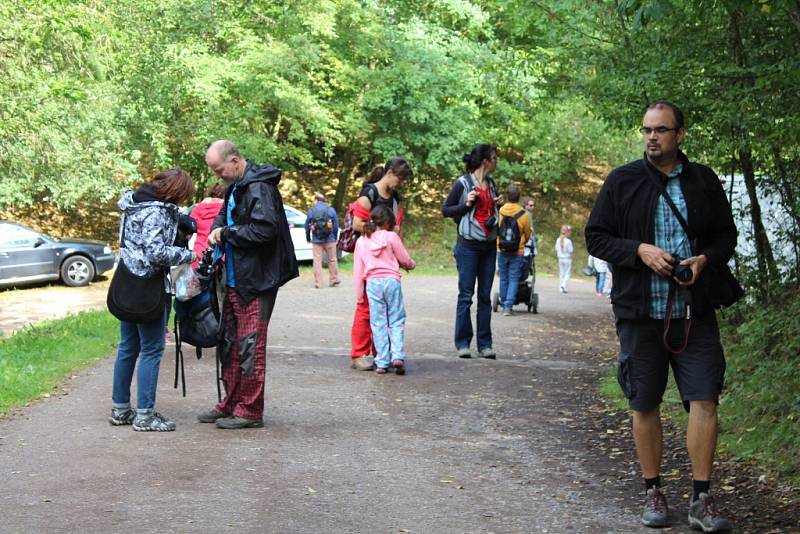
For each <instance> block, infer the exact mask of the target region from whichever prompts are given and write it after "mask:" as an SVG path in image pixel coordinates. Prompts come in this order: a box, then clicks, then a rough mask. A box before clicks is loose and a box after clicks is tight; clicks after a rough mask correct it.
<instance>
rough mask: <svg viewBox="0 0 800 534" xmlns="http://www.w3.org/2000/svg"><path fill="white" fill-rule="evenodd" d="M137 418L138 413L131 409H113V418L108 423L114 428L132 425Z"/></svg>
mask: <svg viewBox="0 0 800 534" xmlns="http://www.w3.org/2000/svg"><path fill="white" fill-rule="evenodd" d="M134 418H136V412H134V411H133V410H131V409H130V408H111V417H109V418H108V422H109V424H111V425H114V426H122V425H130V424H133V420H134Z"/></svg>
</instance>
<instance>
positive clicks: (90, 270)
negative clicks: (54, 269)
mask: <svg viewBox="0 0 800 534" xmlns="http://www.w3.org/2000/svg"><path fill="white" fill-rule="evenodd" d="M61 280H62V281H63V282H64V283H65V284H66V285H68V286H70V287H81V286H88V285H89V282H91V281H92V280H94V265H93V264H92V261H91V260H90V259H89V258H87V257H86V256H70V257H69V258H67V259H66V260H64V263H62V264H61Z"/></svg>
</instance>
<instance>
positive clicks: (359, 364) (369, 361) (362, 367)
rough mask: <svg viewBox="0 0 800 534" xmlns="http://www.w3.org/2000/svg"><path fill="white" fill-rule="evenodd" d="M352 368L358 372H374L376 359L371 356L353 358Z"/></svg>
mask: <svg viewBox="0 0 800 534" xmlns="http://www.w3.org/2000/svg"><path fill="white" fill-rule="evenodd" d="M350 367H352V368H353V369H355V370H356V371H372V370H373V369H374V368H375V358H373V357H372V356H369V355H366V356H359V357H358V358H353V361H352V362H350Z"/></svg>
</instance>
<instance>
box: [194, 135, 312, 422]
mask: <svg viewBox="0 0 800 534" xmlns="http://www.w3.org/2000/svg"><path fill="white" fill-rule="evenodd" d="M206 164H207V165H208V167H209V168H210V169H211V170H212V171H214V174H216V175H217V176H218V177H220V178H222V179H223V180H232V181H233V183H232V184H231V185H230V186H229V187H228V190H227V191H226V193H225V200H224V204H223V206H222V210H220V212H219V214H218V215H217V217H216V219H214V223H213V224H212V226H211V233H210V234H209V236H208V244H209V245H216V244H218V243H219V244H220V245H222V247H223V250H224V252H225V282H226V284H225V285H226V291H225V298H224V301H223V302H224V303H223V307H222V308H223V309H222V324H223V327H222V340H221V345H220V347H218V350H219V351H220V359H221V361H222V368H223V373H222V379H223V383H224V384H225V398H223V399H222V401H220V402H219V403H218V404H217V405H216V406H215V407H214V408H213V409H211V410H209V411H207V412H204V413H202V414H200V415H199V416H198V420H200V422H202V423H216V425H217V427H219V428H226V429H236V428H245V427H260V426H263V425H264V423H263V420H262V417H263V413H264V382H265V379H266V348H267V328H268V326H269V320H270V317H271V316H272V310H273V308H274V306H275V299H276V297H277V295H278V288H279V287H280V286H282V285H283V284H285V283H286V282H288V281H289V280H291V279H292V278H295V277H297V276H298V275H299V273H298V270H297V261H296V260H295V256H294V247H293V245H292V238H291V236H290V234H289V223H288V221H287V220H286V212H285V211H284V209H283V200H282V199H281V195H280V192H279V191H278V182H279V181H280V179H281V171H280V169H277V168H275V167H273V166H272V165H268V164H267V165H258V164H256V163H253V162H252V161H246V160H245V159H244V158H242V156H241V155H240V153H239V150H238V149H237V148H236V146H235V145H234V144H233V143H231V142H230V141H225V140H220V141H215V142H213V143H212V144H211V146H210V147H209V148H208V152H207V153H206Z"/></svg>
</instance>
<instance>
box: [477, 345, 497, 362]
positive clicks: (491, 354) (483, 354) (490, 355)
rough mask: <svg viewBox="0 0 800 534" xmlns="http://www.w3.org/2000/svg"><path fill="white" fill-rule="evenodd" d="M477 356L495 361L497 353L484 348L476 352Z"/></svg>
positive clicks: (491, 349) (490, 348)
mask: <svg viewBox="0 0 800 534" xmlns="http://www.w3.org/2000/svg"><path fill="white" fill-rule="evenodd" d="M478 354H480V355H481V358H486V359H489V360H494V359H497V353H496V352H495V351H494V349H493V348H492V347H486V348H485V349H481V350H479V351H478Z"/></svg>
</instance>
